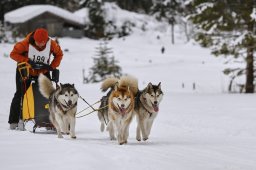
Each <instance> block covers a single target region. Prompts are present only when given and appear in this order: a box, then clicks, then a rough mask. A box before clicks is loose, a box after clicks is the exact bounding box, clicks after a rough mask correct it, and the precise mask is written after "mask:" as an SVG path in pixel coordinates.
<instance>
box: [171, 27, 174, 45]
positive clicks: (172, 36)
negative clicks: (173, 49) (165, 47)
mask: <svg viewBox="0 0 256 170" xmlns="http://www.w3.org/2000/svg"><path fill="white" fill-rule="evenodd" d="M171 27H172V30H171V31H172V44H174V23H172V24H171Z"/></svg>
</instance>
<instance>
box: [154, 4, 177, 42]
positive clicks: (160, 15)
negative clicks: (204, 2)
mask: <svg viewBox="0 0 256 170" xmlns="http://www.w3.org/2000/svg"><path fill="white" fill-rule="evenodd" d="M180 9H181V7H180V3H178V2H177V0H155V2H154V5H153V7H152V8H151V13H152V14H153V15H154V16H155V17H156V19H157V20H159V21H166V22H168V23H169V24H170V25H171V28H172V44H174V25H175V23H176V18H175V17H176V16H177V15H178V13H179V10H180Z"/></svg>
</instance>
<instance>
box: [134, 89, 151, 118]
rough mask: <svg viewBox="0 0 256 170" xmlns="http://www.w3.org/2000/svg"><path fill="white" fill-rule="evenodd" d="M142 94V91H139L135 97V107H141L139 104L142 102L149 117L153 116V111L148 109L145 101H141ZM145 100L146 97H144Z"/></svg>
mask: <svg viewBox="0 0 256 170" xmlns="http://www.w3.org/2000/svg"><path fill="white" fill-rule="evenodd" d="M141 95H142V91H138V92H137V94H136V97H135V108H139V105H140V104H141V105H142V107H143V108H144V109H145V110H146V112H148V114H149V117H151V116H152V114H153V113H152V112H150V111H148V109H147V108H146V107H145V106H144V105H143V103H141V102H140V97H141ZM143 99H144V100H145V98H143Z"/></svg>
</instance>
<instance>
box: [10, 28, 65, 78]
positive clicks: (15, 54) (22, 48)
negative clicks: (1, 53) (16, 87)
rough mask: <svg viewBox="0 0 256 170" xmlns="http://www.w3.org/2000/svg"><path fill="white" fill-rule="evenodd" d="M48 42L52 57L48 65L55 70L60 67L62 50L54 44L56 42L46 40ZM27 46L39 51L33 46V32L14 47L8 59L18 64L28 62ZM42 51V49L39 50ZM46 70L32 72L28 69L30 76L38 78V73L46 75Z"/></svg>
mask: <svg viewBox="0 0 256 170" xmlns="http://www.w3.org/2000/svg"><path fill="white" fill-rule="evenodd" d="M48 41H51V47H50V55H53V57H54V58H53V60H52V62H51V63H50V66H51V67H52V68H53V69H55V68H57V67H58V66H59V65H60V62H61V60H62V57H63V53H62V50H61V48H60V46H59V45H58V44H57V43H56V41H54V40H52V39H50V38H49V39H48ZM29 44H31V45H33V46H34V47H35V48H36V49H37V50H39V51H40V49H39V48H38V47H37V46H36V45H35V40H34V32H32V33H29V34H28V35H27V36H26V38H25V39H24V40H22V41H20V42H18V43H16V44H15V45H14V48H13V50H12V51H11V53H10V57H11V58H12V59H13V60H15V61H17V62H18V63H20V62H28V61H29V58H28V49H29ZM41 50H43V49H41ZM47 71H48V70H45V69H41V70H34V69H32V68H30V69H29V74H30V75H32V76H38V75H39V74H40V73H46V72H47Z"/></svg>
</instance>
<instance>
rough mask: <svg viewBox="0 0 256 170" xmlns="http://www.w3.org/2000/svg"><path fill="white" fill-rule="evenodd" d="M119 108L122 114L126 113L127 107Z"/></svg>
mask: <svg viewBox="0 0 256 170" xmlns="http://www.w3.org/2000/svg"><path fill="white" fill-rule="evenodd" d="M119 109H120V111H121V113H122V115H124V114H125V108H123V107H119Z"/></svg>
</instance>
